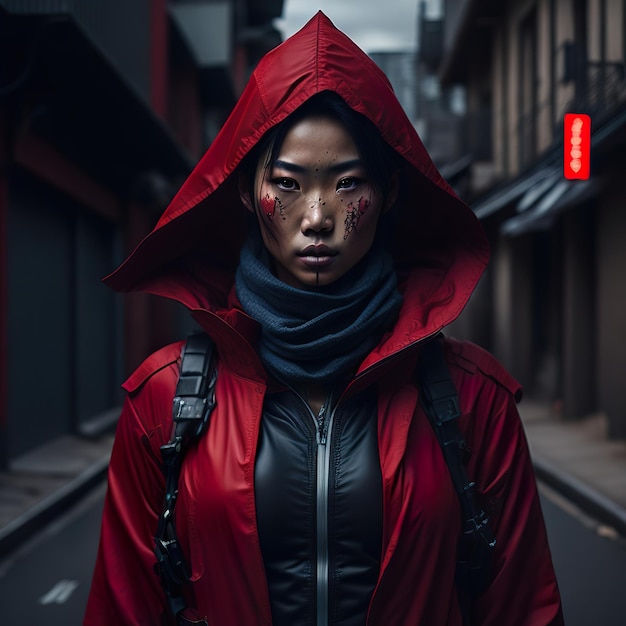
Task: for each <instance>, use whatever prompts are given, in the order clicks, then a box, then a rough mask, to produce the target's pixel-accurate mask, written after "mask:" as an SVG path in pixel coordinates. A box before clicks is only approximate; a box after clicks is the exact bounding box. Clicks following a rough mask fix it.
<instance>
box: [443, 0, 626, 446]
mask: <svg viewBox="0 0 626 626" xmlns="http://www.w3.org/2000/svg"><path fill="white" fill-rule="evenodd" d="M445 4H446V7H445V10H446V17H445V26H444V34H443V41H444V45H443V53H442V57H441V59H440V64H439V67H438V71H439V76H440V79H441V81H442V84H443V85H444V86H446V87H448V88H449V87H451V86H453V85H463V86H464V88H465V91H466V102H467V115H468V118H467V119H468V121H467V124H468V126H471V125H472V123H471V120H472V119H475V118H476V117H481V118H482V119H483V120H485V119H487V120H488V121H489V129H490V131H489V136H490V143H491V150H490V152H488V153H486V154H487V156H488V158H483V157H481V152H480V150H473V147H474V145H475V144H474V143H473V142H472V141H471V135H470V142H469V143H468V145H467V147H466V148H467V153H466V155H465V156H466V157H468V159H469V161H471V167H470V168H469V170H468V172H467V180H466V183H465V186H464V190H465V193H466V198H467V199H468V201H469V202H470V204H471V205H472V207H473V209H474V211H475V212H476V214H477V215H478V217H479V218H480V219H481V220H482V222H483V225H484V226H485V229H486V230H487V233H488V235H489V238H490V242H491V246H492V263H491V268H490V270H489V272H488V273H487V275H486V276H485V278H484V280H483V283H482V284H481V286H480V289H479V290H478V292H477V294H476V297H475V298H474V301H473V302H472V303H471V305H470V307H469V308H468V310H467V311H466V313H464V316H463V318H462V319H461V321H460V323H459V325H458V327H457V331H458V332H459V333H460V334H463V335H465V336H469V337H471V338H473V339H475V340H477V341H479V342H481V343H483V344H485V345H486V346H487V347H489V348H490V349H491V350H492V351H493V352H494V353H495V354H496V355H497V356H498V357H499V358H500V359H501V360H502V361H503V363H504V364H505V365H506V366H507V367H508V368H509V369H510V370H511V371H512V372H513V373H514V375H516V376H517V377H518V378H519V379H520V380H521V382H522V383H523V384H524V385H525V387H526V389H527V393H528V394H530V395H534V396H535V397H537V398H540V399H542V400H545V401H547V402H550V403H551V405H552V407H553V409H554V411H555V412H556V413H557V414H558V415H560V416H562V417H563V419H576V418H580V417H583V416H585V415H588V414H591V413H598V412H600V413H602V414H604V415H605V416H606V424H607V434H608V436H609V437H612V438H624V437H626V395H625V394H624V392H623V387H624V385H623V378H624V375H625V374H626V288H624V284H625V280H624V276H625V275H626V246H625V245H624V242H626V211H624V207H625V206H626V188H625V187H624V183H623V178H624V172H626V79H625V72H624V67H625V62H626V47H625V41H626V2H625V1H624V0H525V1H522V2H518V1H513V0H510V1H496V0H486V1H482V2H479V1H475V0H448V1H447V2H446V3H445ZM566 113H578V114H580V113H583V114H588V115H589V116H590V117H591V158H590V169H591V175H590V177H589V179H587V180H567V179H565V178H564V172H563V163H564V116H565V114H566ZM456 156H457V157H460V156H463V155H456Z"/></svg>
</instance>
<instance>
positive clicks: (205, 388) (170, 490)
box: [154, 333, 217, 625]
mask: <svg viewBox="0 0 626 626" xmlns="http://www.w3.org/2000/svg"><path fill="white" fill-rule="evenodd" d="M214 352H215V351H214V348H213V342H212V341H211V339H210V338H209V337H208V336H207V335H206V334H204V333H197V334H193V335H191V336H190V337H188V339H187V342H186V344H185V346H184V348H183V352H182V360H181V365H180V376H179V379H178V385H177V387H176V395H175V397H174V406H173V425H172V436H171V438H170V440H169V442H168V443H166V444H164V445H163V446H161V458H162V460H163V471H164V473H165V497H164V502H163V511H162V512H161V516H160V517H159V523H158V526H157V532H156V535H155V538H154V542H155V549H154V552H155V556H156V558H157V562H156V565H155V569H156V571H157V573H158V574H159V576H160V577H161V583H162V585H163V589H164V591H165V595H166V598H167V602H168V605H169V608H170V611H171V613H172V615H174V616H175V617H176V618H177V620H178V623H179V624H181V625H186V624H206V622H204V620H201V621H190V620H188V619H186V618H185V617H183V615H182V612H183V610H184V609H185V601H184V598H183V596H182V593H181V585H183V584H184V583H187V582H188V581H189V576H190V573H189V571H188V568H187V564H186V563H185V559H184V555H183V553H182V550H181V548H180V545H179V543H178V538H177V536H176V528H175V526H174V508H175V506H176V499H177V497H178V478H179V476H180V468H181V465H182V461H183V458H184V456H185V453H186V451H187V449H188V447H189V445H190V444H191V442H192V441H194V440H195V439H197V438H198V437H200V435H201V434H202V433H203V432H204V431H205V430H206V428H207V426H208V423H209V417H210V415H211V411H212V410H213V408H214V407H215V383H216V381H217V368H216V367H215V357H214Z"/></svg>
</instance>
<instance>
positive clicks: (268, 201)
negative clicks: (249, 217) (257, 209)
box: [261, 193, 276, 220]
mask: <svg viewBox="0 0 626 626" xmlns="http://www.w3.org/2000/svg"><path fill="white" fill-rule="evenodd" d="M261 211H263V215H266V216H267V217H269V218H270V219H271V220H272V219H274V213H275V212H276V199H275V198H270V195H269V193H268V194H267V195H266V196H265V197H264V198H261Z"/></svg>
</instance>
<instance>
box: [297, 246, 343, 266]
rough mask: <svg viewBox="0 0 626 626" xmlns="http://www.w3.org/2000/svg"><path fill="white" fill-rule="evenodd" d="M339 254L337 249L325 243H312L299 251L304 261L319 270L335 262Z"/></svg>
mask: <svg viewBox="0 0 626 626" xmlns="http://www.w3.org/2000/svg"><path fill="white" fill-rule="evenodd" d="M337 254H339V253H338V252H337V251H336V250H333V249H332V248H329V247H328V246H325V245H324V244H317V245H315V244H312V245H310V246H307V247H306V248H304V250H302V252H299V253H298V256H299V257H300V259H301V261H302V263H304V265H306V266H307V267H309V268H311V269H315V270H316V271H319V270H320V269H322V268H325V267H329V266H331V265H332V264H333V261H334V258H335V257H336V256H337Z"/></svg>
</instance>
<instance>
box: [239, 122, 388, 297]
mask: <svg viewBox="0 0 626 626" xmlns="http://www.w3.org/2000/svg"><path fill="white" fill-rule="evenodd" d="M266 160H267V154H265V155H262V156H261V159H260V160H259V164H258V166H257V170H256V176H255V180H254V194H255V198H254V202H252V201H251V198H250V196H249V194H248V193H246V192H245V191H242V194H241V197H242V201H243V203H244V204H245V205H246V207H247V208H248V209H249V210H250V211H253V212H255V213H256V216H257V219H258V221H259V226H260V228H261V234H262V237H263V242H264V244H265V246H266V248H267V249H268V251H269V253H270V254H271V255H272V257H273V259H274V261H275V263H274V272H275V274H276V276H277V277H278V278H279V279H280V280H282V281H283V282H285V283H287V284H289V285H291V286H293V287H298V288H301V289H310V288H315V287H316V286H322V285H329V284H331V283H333V282H334V281H336V280H337V279H338V278H340V277H341V276H343V275H344V274H345V273H346V272H348V270H350V269H352V268H353V267H354V266H355V265H356V264H357V263H358V262H359V261H360V260H361V259H362V258H363V257H364V256H365V254H366V253H367V251H368V250H369V249H370V247H371V245H372V242H373V240H374V235H375V234H376V228H377V224H378V218H379V216H380V214H381V212H382V210H383V208H386V207H383V201H382V199H381V198H380V197H379V196H378V195H377V194H376V192H375V190H374V187H373V186H372V184H371V182H370V180H369V177H368V173H367V172H366V171H365V168H364V165H363V162H362V161H361V159H360V156H359V153H358V150H357V148H356V146H355V143H354V141H353V140H352V137H351V136H350V134H349V133H348V132H347V131H346V130H345V129H344V127H343V126H342V125H341V124H340V123H339V122H338V121H336V120H334V119H332V118H329V117H324V116H315V117H308V118H305V119H303V120H302V121H300V122H297V123H296V124H295V125H294V126H293V127H292V128H291V129H290V130H289V131H288V132H287V134H286V135H285V139H284V141H283V143H282V146H281V148H280V150H279V151H278V157H277V158H276V160H275V161H274V162H273V163H269V164H267V166H266Z"/></svg>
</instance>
